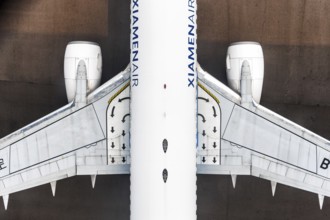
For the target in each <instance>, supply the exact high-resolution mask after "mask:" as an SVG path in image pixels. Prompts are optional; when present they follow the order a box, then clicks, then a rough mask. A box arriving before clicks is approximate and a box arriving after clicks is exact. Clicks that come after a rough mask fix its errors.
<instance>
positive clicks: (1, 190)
mask: <svg viewBox="0 0 330 220" xmlns="http://www.w3.org/2000/svg"><path fill="white" fill-rule="evenodd" d="M129 75H130V70H129V68H127V69H126V70H125V71H123V72H121V73H119V74H118V75H117V76H116V77H114V78H113V79H112V80H110V81H108V82H107V83H106V84H104V85H102V86H101V87H100V88H98V89H97V90H96V91H94V92H93V93H92V94H90V95H89V96H88V97H87V104H86V105H85V106H83V107H77V106H75V103H74V102H71V103H69V104H68V105H66V106H64V107H63V108H61V109H59V110H57V111H55V112H53V113H51V114H49V115H47V116H45V117H43V118H41V119H39V120H38V121H36V122H34V123H32V124H30V125H28V126H26V127H24V128H22V129H20V130H18V131H16V132H14V133H12V134H10V135H8V136H6V137H4V138H3V139H1V140H0V195H1V196H3V199H4V203H5V207H6V206H7V202H8V195H9V194H11V193H14V192H17V191H21V190H24V189H27V188H31V187H35V186H38V185H41V184H45V183H51V186H52V190H53V194H54V193H55V186H56V181H57V180H60V179H63V178H67V177H70V176H74V175H91V176H92V183H93V185H94V184H95V177H96V175H98V174H125V173H129V165H128V164H127V158H129V153H127V152H129V139H128V138H123V135H122V134H123V133H124V132H126V133H127V135H126V136H128V134H129V127H128V126H129V123H128V120H126V121H125V120H124V122H123V121H122V120H123V117H127V115H126V114H127V112H128V113H129V102H125V101H123V100H122V99H129V86H128V85H129ZM125 115H126V116H125ZM126 119H127V118H126ZM108 133H109V134H108ZM107 134H108V136H109V141H110V143H109V142H108V141H107V138H106V137H107ZM119 144H122V145H123V144H126V151H124V150H119ZM115 145H116V146H115ZM117 158H120V159H121V160H118V161H114V160H115V159H117ZM124 158H125V161H124ZM109 165H111V166H109Z"/></svg>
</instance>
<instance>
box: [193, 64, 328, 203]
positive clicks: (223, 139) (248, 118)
mask: <svg viewBox="0 0 330 220" xmlns="http://www.w3.org/2000/svg"><path fill="white" fill-rule="evenodd" d="M201 90H204V92H202V93H204V98H208V99H213V102H214V103H215V102H219V106H220V109H219V110H218V111H220V112H221V116H220V117H218V120H215V119H212V120H210V121H211V122H209V123H213V124H214V123H215V124H218V125H214V126H218V127H219V130H220V133H219V134H218V135H217V136H216V137H214V136H212V135H213V134H212V132H209V133H207V134H206V135H205V136H206V137H207V139H210V140H212V141H211V142H209V141H206V142H205V141H204V142H205V143H206V145H207V148H206V149H212V143H216V142H217V141H218V142H219V148H217V151H216V152H215V153H214V152H213V155H211V156H209V154H210V153H209V152H205V150H204V151H203V149H201V147H202V146H203V145H202V144H201V141H200V138H199V145H198V158H201V157H203V156H204V157H205V156H206V157H208V156H209V158H210V159H212V157H213V158H214V157H215V156H214V155H216V154H218V156H219V163H213V165H212V163H208V164H207V162H206V163H200V159H199V160H198V161H199V164H198V173H201V174H231V175H232V176H233V180H235V179H236V175H253V176H257V177H261V178H264V179H268V180H270V181H272V189H273V193H274V192H275V187H276V183H282V184H285V185H289V186H292V187H296V188H300V189H303V190H307V191H310V192H314V193H317V194H318V195H319V199H320V206H321V207H322V204H323V199H324V196H330V168H329V167H330V143H329V141H328V140H326V139H324V138H322V137H320V136H318V135H316V134H314V133H312V132H310V131H308V130H306V129H305V128H303V127H301V126H299V125H297V124H295V123H293V122H291V121H289V120H287V119H285V118H283V117H281V116H279V115H277V114H276V113H274V112H272V111H270V110H268V109H266V108H264V107H262V106H260V105H258V104H256V103H251V105H250V106H246V107H243V106H242V105H241V98H240V97H239V96H238V95H237V94H236V93H234V92H233V91H231V90H230V89H229V88H227V87H226V86H225V85H223V84H222V83H220V82H218V81H217V80H216V79H214V78H213V77H212V76H211V75H209V74H207V73H206V72H204V71H203V70H201V69H199V91H201ZM198 103H199V107H198V109H207V108H208V109H211V107H210V106H209V107H207V104H206V102H200V101H199V102H198ZM211 105H212V104H211ZM213 106H215V105H213ZM210 112H211V113H210ZM210 114H212V111H209V115H210ZM205 117H207V116H205ZM199 124H201V122H200V121H199ZM202 132H203V130H202V129H200V126H199V129H198V133H199V137H201V135H200V134H201V133H202ZM216 138H218V140H215V139H216ZM204 139H205V138H204ZM202 142H203V141H202ZM200 152H202V153H200ZM234 184H235V183H234Z"/></svg>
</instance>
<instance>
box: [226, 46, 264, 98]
mask: <svg viewBox="0 0 330 220" xmlns="http://www.w3.org/2000/svg"><path fill="white" fill-rule="evenodd" d="M244 60H246V61H248V62H249V65H250V70H251V78H252V97H253V99H254V101H256V102H257V103H259V102H260V98H261V93H262V84H263V81H264V56H263V52H262V48H261V45H260V44H259V43H257V42H248V41H246V42H236V43H233V44H231V45H230V46H229V47H228V51H227V59H226V66H227V80H228V84H229V87H230V88H231V89H233V90H234V91H235V92H237V93H239V94H240V93H241V88H240V87H241V86H240V85H241V70H242V64H243V62H244Z"/></svg>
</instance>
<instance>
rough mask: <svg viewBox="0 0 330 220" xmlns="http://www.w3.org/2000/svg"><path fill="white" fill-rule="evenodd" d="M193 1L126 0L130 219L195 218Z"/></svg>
mask: <svg viewBox="0 0 330 220" xmlns="http://www.w3.org/2000/svg"><path fill="white" fill-rule="evenodd" d="M196 9H197V8H196V1H194V0H167V1H162V0H132V3H131V105H130V108H131V219H132V220H149V219H150V220H156V219H157V220H163V219H170V220H175V219H180V220H185V219H187V220H193V219H196V218H197V217H196V210H197V206H196V199H197V197H196V190H197V187H196V144H197V143H196V132H197V120H196V114H197V113H196V112H197V103H196V89H197V88H196V87H197V75H196V58H197V57H196Z"/></svg>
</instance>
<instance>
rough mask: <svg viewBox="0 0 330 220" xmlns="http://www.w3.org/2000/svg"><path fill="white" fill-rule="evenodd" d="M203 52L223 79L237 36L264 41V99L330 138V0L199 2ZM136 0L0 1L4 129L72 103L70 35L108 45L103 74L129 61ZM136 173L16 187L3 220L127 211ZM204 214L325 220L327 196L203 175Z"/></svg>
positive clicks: (206, 219) (113, 215) (209, 219)
mask: <svg viewBox="0 0 330 220" xmlns="http://www.w3.org/2000/svg"><path fill="white" fill-rule="evenodd" d="M198 6H199V8H198V60H199V62H200V64H201V65H202V67H203V68H204V69H205V70H207V71H209V72H210V73H211V74H213V75H214V76H215V77H217V78H218V79H219V80H221V81H222V82H224V83H226V76H225V54H226V49H227V47H228V45H229V44H230V43H231V42H234V41H240V40H253V41H259V42H260V43H261V44H262V46H263V49H264V55H265V81H264V90H263V96H262V101H261V103H262V104H263V105H265V106H266V107H268V108H270V109H272V110H273V111H275V112H277V113H279V114H281V115H283V116H285V117H288V118H289V119H291V120H293V121H295V122H297V123H298V124H300V125H302V126H304V127H307V128H308V129H310V130H312V131H314V132H316V133H318V134H320V135H322V136H324V137H325V138H328V139H330V114H329V112H330V107H329V106H330V96H329V94H330V86H329V82H330V62H329V60H330V13H329V11H330V1H327V0H318V1H315V0H305V1H299V0H276V1H270V0H262V1H260V0H235V1H230V0H199V1H198ZM129 14H130V11H129V0H121V1H119V0H109V1H108V0H98V1H95V0H94V1H93V0H70V1H66V0H48V1H42V0H27V1H21V0H4V1H0V136H1V137H2V136H5V135H7V134H9V133H11V132H13V131H15V130H16V129H19V128H20V127H22V126H24V125H26V124H28V123H30V122H32V121H34V120H36V119H38V118H40V117H42V116H44V115H45V114H47V113H49V112H51V111H53V110H56V109H57V108H59V107H61V106H63V105H65V104H66V95H65V87H64V79H63V56H64V50H65V47H66V44H67V43H68V42H69V41H71V40H90V41H96V42H98V43H99V44H100V45H101V48H102V52H103V58H104V67H103V77H102V81H103V82H105V81H107V80H109V79H110V78H111V77H112V76H114V75H115V74H116V73H118V72H119V71H121V70H123V69H124V68H125V67H126V65H127V64H128V62H129V33H130V29H129ZM129 184H130V183H129V176H128V175H119V176H99V177H97V180H96V188H95V189H94V190H93V189H92V188H91V182H90V178H89V177H86V176H81V177H74V178H70V179H66V180H62V181H59V182H58V183H57V186H58V187H57V193H56V197H55V198H53V197H52V195H51V189H50V186H49V185H44V186H40V187H37V188H33V189H30V190H26V191H23V192H19V193H15V194H13V195H11V197H10V200H9V207H8V208H9V209H8V211H6V212H5V211H4V210H3V206H2V205H1V202H0V219H1V220H9V219H10V220H13V219H15V220H16V219H24V220H25V219H33V220H39V219H40V220H44V219H47V220H51V219H61V220H65V219H70V220H72V219H80V220H84V219H116V220H122V219H123V220H124V219H129ZM197 184H198V191H197V194H198V201H197V203H198V219H201V220H213V219H214V220H220V219H221V220H240V219H242V220H243V219H244V220H245V219H253V220H263V219H272V220H283V219H290V220H291V219H299V220H309V219H328V218H329V216H330V203H329V198H326V199H325V202H324V210H323V211H319V205H318V199H317V195H315V194H312V193H308V192H304V191H301V190H298V189H293V188H290V187H286V186H283V185H278V187H277V191H276V195H275V197H274V198H273V197H272V196H271V187H270V183H269V182H268V181H265V180H262V179H258V178H254V177H246V176H244V177H243V176H242V177H241V176H239V177H238V181H237V185H236V189H235V190H234V189H233V188H232V183H231V179H230V177H229V176H211V175H204V176H201V175H199V176H198V182H197Z"/></svg>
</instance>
